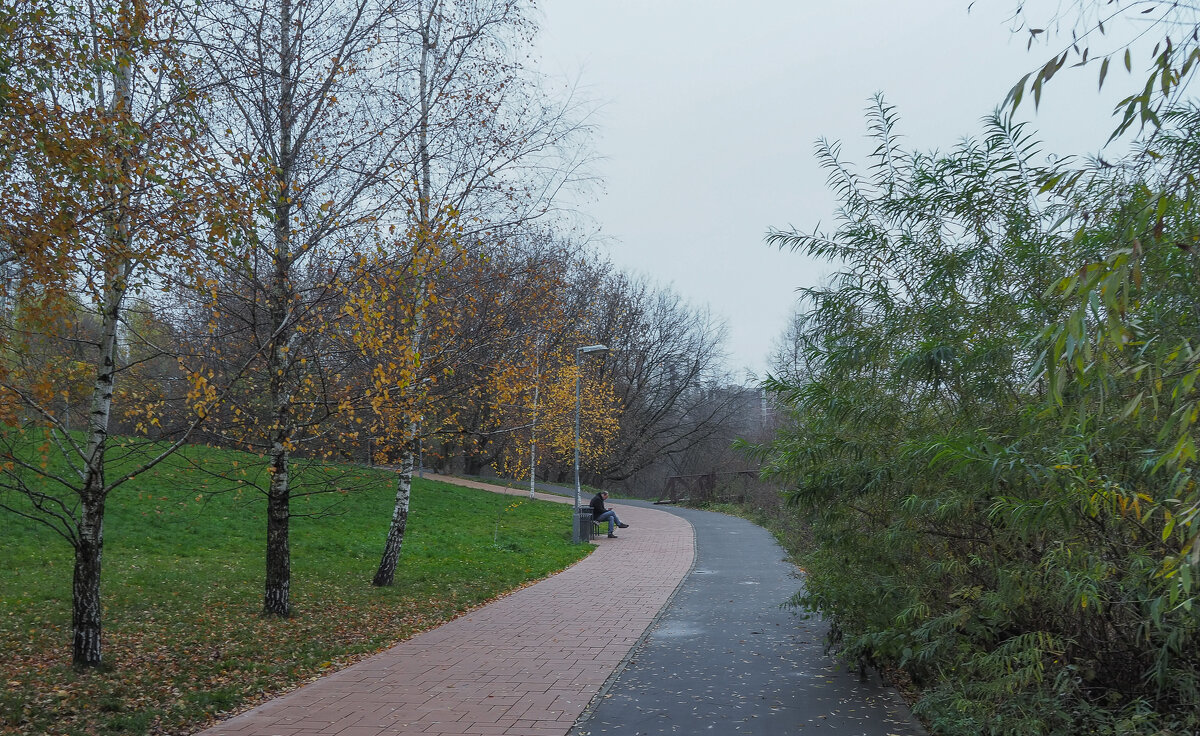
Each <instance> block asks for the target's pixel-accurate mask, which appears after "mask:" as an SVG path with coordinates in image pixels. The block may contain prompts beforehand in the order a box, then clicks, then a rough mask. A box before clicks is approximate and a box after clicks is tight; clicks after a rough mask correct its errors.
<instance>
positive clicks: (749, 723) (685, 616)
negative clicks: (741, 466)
mask: <svg viewBox="0 0 1200 736" xmlns="http://www.w3.org/2000/svg"><path fill="white" fill-rule="evenodd" d="M625 504H631V505H632V504H636V505H643V504H641V503H639V502H635V501H624V500H617V501H614V502H611V503H610V505H611V506H614V507H616V509H617V513H618V514H619V513H620V508H621V506H622V505H625ZM657 508H660V509H664V510H667V511H670V512H672V513H675V514H678V515H679V516H682V517H684V518H685V519H687V520H688V521H690V522H691V523H692V525H693V526H694V527H695V530H696V562H695V567H694V568H693V570H692V571H691V573H690V574H689V575H688V576H687V577H686V578H685V579H684V582H683V583H682V584H681V586H680V588H679V590H678V591H677V593H676V597H675V598H674V600H673V601H672V602H671V603H670V605H669V606H668V608H667V610H666V611H665V612H664V613H663V615H662V616H661V617H660V619H659V620H658V622H657V623H656V624H655V625H654V626H652V627H651V630H650V631H649V633H648V634H647V637H646V638H645V640H644V641H643V642H642V644H641V645H640V646H639V647H637V648H636V649H635V650H634V651H633V653H632V655H631V659H630V660H629V661H628V662H627V664H626V666H625V667H624V669H623V670H618V674H617V675H616V676H615V679H613V680H610V682H609V683H608V686H607V688H608V689H607V692H606V693H605V694H604V695H603V696H602V697H601V698H599V699H598V704H593V706H594V709H593V710H591V711H589V713H585V715H584V717H583V718H582V719H581V720H580V721H579V722H577V724H576V726H575V728H574V729H572V731H571V734H572V736H601V735H604V736H608V735H622V736H634V735H637V736H643V735H645V736H649V735H651V734H721V735H724V734H756V735H759V736H775V735H776V734H780V735H782V734H789V735H794V734H803V735H809V734H812V735H814V736H816V735H819V734H831V735H833V734H836V735H837V736H859V735H861V736H889V735H893V734H894V735H897V736H916V735H919V734H923V733H924V731H923V730H922V729H921V728H920V726H919V725H918V724H917V723H916V721H915V719H913V718H912V716H911V715H910V714H909V712H908V709H907V708H906V707H905V706H904V705H903V703H901V702H900V700H899V697H898V696H897V695H896V694H895V693H894V692H893V691H891V690H889V689H887V688H883V687H880V686H879V685H878V684H876V683H875V682H873V681H871V680H863V679H861V678H860V677H859V676H858V674H857V672H850V671H847V668H846V667H845V666H844V665H842V664H841V663H839V662H837V661H836V660H834V659H833V658H832V657H830V656H827V655H826V654H825V653H824V648H825V630H826V625H825V624H824V623H823V622H821V621H819V620H817V619H806V618H804V617H803V616H801V615H800V614H799V613H797V612H796V611H795V610H794V609H791V608H786V607H781V606H780V604H782V603H784V602H785V601H787V600H788V599H789V598H790V597H791V596H792V595H793V594H794V593H795V592H796V591H797V590H799V589H800V588H801V586H802V583H801V581H800V579H799V578H798V577H797V576H796V572H797V571H796V568H795V567H794V566H793V565H791V564H790V563H788V562H786V561H785V560H784V559H783V558H784V551H783V549H782V548H780V547H779V546H778V544H776V542H775V540H774V539H773V538H772V537H771V535H770V534H769V533H768V532H767V531H766V530H764V529H762V528H761V527H758V526H756V525H754V524H751V523H750V522H747V521H745V520H742V519H737V518H733V517H729V516H725V515H723V514H715V513H711V512H706V511H696V510H693V509H683V508H674V507H666V506H659V507H657ZM636 533H637V529H636V528H630V529H627V530H623V531H622V532H621V534H622V535H625V534H629V535H633V534H636ZM601 541H602V543H608V544H619V543H620V541H621V540H619V539H617V540H601ZM645 564H648V565H653V564H654V560H645ZM609 572H610V574H611V576H612V577H611V580H612V584H614V585H619V584H620V579H621V571H620V570H610V571H609ZM602 607H603V603H602V602H600V603H598V608H599V610H598V613H602V612H603V608H602Z"/></svg>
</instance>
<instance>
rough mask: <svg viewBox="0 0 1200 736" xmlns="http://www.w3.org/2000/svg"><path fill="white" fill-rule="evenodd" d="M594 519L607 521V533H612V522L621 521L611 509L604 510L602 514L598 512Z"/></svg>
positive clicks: (618, 522)
mask: <svg viewBox="0 0 1200 736" xmlns="http://www.w3.org/2000/svg"><path fill="white" fill-rule="evenodd" d="M596 521H607V522H608V533H609V534H612V533H613V525H614V524H620V523H621V520H620V519H618V518H617V512H616V511H613V510H612V509H609V510H608V511H605V512H604V513H603V514H600V515H599V516H597V517H596Z"/></svg>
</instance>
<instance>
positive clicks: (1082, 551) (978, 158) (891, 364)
mask: <svg viewBox="0 0 1200 736" xmlns="http://www.w3.org/2000/svg"><path fill="white" fill-rule="evenodd" d="M1173 120H1174V121H1175V122H1176V123H1177V125H1176V127H1175V128H1174V129H1173V132H1171V133H1169V134H1168V133H1164V134H1162V135H1161V136H1159V137H1158V138H1156V139H1155V140H1154V141H1152V142H1151V143H1152V145H1148V146H1147V147H1146V148H1145V149H1144V150H1142V151H1141V152H1139V153H1137V154H1134V155H1132V156H1131V157H1130V158H1129V160H1127V161H1123V162H1120V163H1119V164H1118V165H1113V164H1108V163H1102V162H1097V163H1096V164H1094V165H1091V166H1090V167H1089V168H1087V169H1083V170H1071V169H1070V168H1069V166H1070V165H1072V163H1073V162H1070V161H1067V162H1062V163H1061V164H1060V165H1058V166H1055V167H1051V166H1047V165H1044V164H1037V163H1035V161H1036V160H1037V159H1039V158H1040V152H1039V151H1038V148H1037V146H1036V144H1035V143H1034V142H1033V141H1032V140H1031V139H1030V138H1029V136H1027V135H1026V134H1025V132H1024V131H1023V130H1022V129H1021V126H1019V125H1013V124H1012V123H1011V122H1009V121H1008V120H1005V119H1000V118H993V119H991V120H989V121H987V123H986V131H985V134H984V135H983V136H982V137H981V138H980V139H978V140H969V141H965V142H963V143H961V144H960V145H959V146H957V147H956V148H954V149H953V150H951V151H948V152H946V153H942V154H922V153H914V152H911V151H906V150H904V149H903V148H902V147H901V146H900V145H899V143H898V141H897V136H896V134H895V127H896V116H895V113H894V111H893V110H892V108H890V107H888V106H887V105H886V104H884V103H883V101H882V100H877V101H876V105H875V107H874V109H873V110H872V111H871V113H870V118H869V123H870V127H871V130H872V133H873V135H874V136H875V139H876V140H877V141H878V147H877V148H876V149H875V151H874V154H873V155H872V156H871V159H870V165H869V167H867V168H866V170H865V173H863V174H860V173H857V172H856V171H855V170H854V169H853V168H852V167H850V166H849V165H847V164H845V163H844V162H843V161H841V160H840V158H839V155H838V149H837V147H836V146H835V145H830V144H827V143H824V142H823V143H822V144H820V146H819V156H820V159H821V161H822V163H823V165H824V166H825V167H826V168H827V169H828V170H829V172H830V185H831V187H832V188H833V189H834V190H835V192H836V193H837V194H838V196H839V198H840V199H841V202H842V208H841V210H840V219H839V225H838V227H837V229H836V231H834V232H833V233H830V234H823V233H813V234H803V233H798V232H776V233H773V234H772V235H771V238H770V239H771V241H772V242H774V243H775V244H777V245H779V246H781V247H789V248H793V249H796V250H801V251H804V252H806V253H808V254H810V255H818V256H826V257H829V258H831V259H835V260H837V261H838V262H840V263H841V264H843V267H842V268H841V270H840V271H839V272H838V273H837V274H836V275H835V276H834V277H833V278H832V279H831V280H830V281H829V283H828V284H827V285H825V286H823V287H819V288H814V289H809V290H807V291H806V292H805V297H806V300H807V307H808V309H807V311H806V312H805V314H804V316H803V318H802V320H801V322H800V325H799V329H797V330H796V331H795V335H794V338H795V340H796V345H795V348H796V351H797V354H798V355H800V356H801V359H800V361H799V364H801V365H803V366H805V368H804V373H803V374H802V375H789V376H787V377H786V378H776V379H768V381H767V382H766V385H767V387H768V388H769V389H770V390H772V391H773V392H774V393H775V394H776V396H777V398H778V399H779V401H780V403H781V404H783V405H784V406H786V407H787V408H788V410H789V412H790V421H789V422H788V424H787V425H786V426H785V427H784V429H782V430H781V431H780V432H779V433H778V435H777V436H776V437H775V438H774V439H773V441H771V442H770V443H768V444H765V445H763V446H760V447H758V448H755V449H754V451H755V452H756V454H757V455H758V456H759V457H760V459H762V460H763V461H764V464H765V467H766V468H767V472H768V474H770V475H772V476H773V477H775V478H776V479H779V480H783V481H785V482H787V483H788V484H789V487H790V488H791V491H790V494H789V495H790V500H791V501H792V502H793V503H794V508H795V509H796V510H797V512H798V513H800V514H803V515H804V516H805V517H806V519H807V520H808V521H809V522H810V523H811V524H812V526H813V530H814V536H815V542H816V544H815V546H814V549H813V551H812V552H811V553H809V554H808V556H807V559H806V560H805V564H806V568H807V570H808V578H807V583H806V589H805V591H804V592H803V593H802V594H801V595H799V596H798V597H797V600H796V601H795V602H796V603H797V604H798V605H803V606H806V607H811V608H814V609H818V610H821V611H822V612H824V613H825V614H827V615H829V616H831V617H832V619H833V620H834V622H835V624H836V627H837V631H838V633H839V635H840V636H841V644H842V647H843V649H844V652H845V654H846V655H848V656H851V657H860V658H866V659H868V660H872V661H875V662H877V663H881V664H887V665H889V666H893V667H900V668H903V669H904V670H906V671H907V672H908V673H909V674H910V675H911V677H912V678H913V680H914V682H915V683H916V684H917V685H918V686H920V687H921V688H922V693H923V695H922V698H921V700H920V701H919V702H918V703H917V706H916V710H917V712H918V713H919V714H920V715H922V716H923V717H924V718H925V719H926V721H927V722H928V723H929V724H930V726H931V727H932V728H933V730H934V731H935V732H937V733H950V734H977V733H992V734H1030V733H1056V734H1058V733H1061V734H1073V733H1083V732H1110V733H1148V734H1149V733H1160V732H1163V731H1166V732H1173V731H1185V732H1191V731H1194V730H1196V729H1200V683H1198V682H1197V676H1198V675H1200V647H1198V646H1197V644H1198V643H1200V642H1197V632H1198V628H1200V627H1198V624H1200V620H1198V609H1197V606H1195V605H1194V600H1195V589H1196V588H1197V587H1200V586H1197V572H1196V571H1197V569H1198V568H1200V565H1197V560H1196V556H1197V553H1198V549H1200V548H1198V547H1197V543H1196V531H1197V530H1198V529H1200V526H1197V525H1195V524H1194V517H1195V514H1196V511H1197V505H1196V499H1197V494H1196V490H1195V483H1194V480H1193V477H1192V474H1193V468H1194V465H1195V453H1194V451H1193V446H1192V445H1191V443H1192V436H1193V431H1194V425H1195V421H1196V416H1197V414H1198V413H1200V409H1198V408H1197V407H1200V403H1197V401H1196V397H1195V395H1194V388H1193V387H1194V383H1195V379H1196V377H1197V376H1200V355H1196V354H1195V353H1194V352H1193V347H1192V343H1193V342H1195V341H1196V340H1197V335H1200V263H1198V262H1197V253H1195V252H1194V249H1193V244H1194V243H1195V242H1196V238H1195V234H1196V233H1197V232H1200V218H1197V217H1196V213H1195V210H1194V207H1193V206H1192V204H1191V202H1192V187H1193V186H1194V180H1193V178H1192V172H1196V171H1200V167H1197V166H1195V165H1194V164H1195V163H1196V161H1197V159H1198V158H1200V154H1198V153H1197V152H1198V151H1200V145H1198V144H1197V139H1196V136H1197V135H1200V116H1198V115H1196V114H1180V115H1178V116H1176V117H1174V118H1173ZM1189 238H1190V240H1189ZM1196 248H1200V246H1196ZM1189 341H1190V342H1189Z"/></svg>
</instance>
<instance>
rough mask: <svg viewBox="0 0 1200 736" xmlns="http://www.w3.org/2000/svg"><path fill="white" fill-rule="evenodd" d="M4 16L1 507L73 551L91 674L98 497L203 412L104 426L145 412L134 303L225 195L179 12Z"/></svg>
mask: <svg viewBox="0 0 1200 736" xmlns="http://www.w3.org/2000/svg"><path fill="white" fill-rule="evenodd" d="M0 18H3V19H4V23H5V25H3V32H4V33H5V34H6V40H8V41H11V42H12V43H11V44H10V43H6V44H4V52H3V54H4V56H3V57H2V58H3V61H0V64H3V65H5V66H6V67H7V69H8V71H9V72H10V73H8V74H6V75H5V78H6V82H5V83H4V86H3V87H2V88H0V121H2V125H0V128H2V130H3V132H0V138H2V139H3V143H4V144H5V145H4V146H2V148H4V153H3V154H2V155H3V156H4V157H5V160H4V164H5V165H4V167H3V173H2V174H0V182H2V183H3V185H4V190H5V191H4V195H3V196H0V242H2V243H3V247H4V249H5V254H4V261H5V264H6V266H7V269H6V273H5V277H6V278H5V281H4V284H3V295H4V299H3V308H2V309H0V414H2V421H0V457H2V462H0V506H3V507H4V508H5V509H7V510H9V511H11V512H15V513H17V514H20V515H22V516H25V517H27V518H29V519H31V520H35V521H37V522H40V523H44V524H47V525H49V526H50V527H51V528H53V529H54V530H55V531H56V532H58V533H59V534H60V535H61V536H63V537H64V538H65V539H66V540H67V541H68V542H69V543H70V544H71V545H72V547H73V548H74V550H75V564H74V572H73V585H72V630H73V642H72V658H73V661H74V663H75V665H76V666H81V667H95V666H98V665H100V664H101V663H102V661H103V647H102V638H101V635H102V606H101V598H100V578H101V562H102V556H103V555H102V552H103V547H104V511H105V504H106V502H107V501H108V499H109V497H110V495H111V494H112V493H113V492H114V491H115V490H116V489H117V488H119V487H120V486H121V484H123V483H124V482H126V481H128V480H129V479H131V478H133V477H134V476H136V475H137V474H139V473H140V472H143V471H144V470H146V469H148V468H149V467H151V466H153V465H155V464H156V463H158V462H161V461H162V460H163V459H164V458H165V457H167V456H168V455H169V454H170V453H171V452H173V451H174V450H176V449H177V448H178V447H180V446H181V445H182V443H183V442H185V441H186V440H187V438H188V436H189V434H190V432H191V431H193V430H194V429H195V427H196V426H197V423H198V421H199V415H198V414H196V413H195V412H194V411H193V412H189V413H190V415H191V419H190V421H187V422H185V424H184V426H181V427H178V428H176V429H177V431H176V432H175V433H174V435H173V436H172V437H171V440H172V441H171V442H169V443H167V444H165V445H163V444H156V445H147V444H143V443H140V442H138V441H135V440H132V439H130V440H125V439H122V440H121V441H120V442H114V440H113V438H112V437H110V428H111V425H112V423H113V421H114V417H116V416H117V415H118V413H120V412H122V411H129V412H132V413H135V414H136V413H138V410H137V407H136V406H132V404H135V403H136V402H137V401H138V400H139V398H138V396H137V395H136V393H134V392H128V391H126V392H124V393H121V392H120V391H119V389H118V385H117V384H118V376H119V375H120V374H121V373H122V371H124V370H125V369H126V368H127V367H128V361H127V354H126V351H125V350H124V346H123V342H124V341H125V339H126V338H127V335H128V333H127V327H128V324H127V321H126V314H127V305H128V302H129V300H130V298H131V296H133V295H137V294H139V293H144V292H145V291H146V290H147V288H148V287H151V286H154V287H159V286H161V285H162V284H163V283H165V282H166V281H168V280H171V279H174V280H176V281H180V282H186V281H188V280H189V278H190V274H193V273H195V272H196V265H197V263H198V262H199V261H200V260H201V259H203V257H205V256H206V255H207V254H209V253H211V248H210V245H211V244H212V243H213V242H216V241H219V239H220V236H221V234H222V233H223V231H224V229H225V225H224V224H223V223H222V222H220V221H219V219H217V218H220V216H221V213H222V212H223V209H224V199H223V198H222V197H220V196H219V194H220V188H219V187H200V186H197V184H196V183H195V182H197V181H202V180H203V179H204V176H203V174H204V173H205V172H206V171H207V170H208V169H209V168H210V167H211V162H209V161H208V160H206V158H205V157H204V154H203V147H202V146H201V145H200V144H199V142H198V141H197V138H196V133H197V130H198V128H199V125H198V116H197V104H198V101H199V96H198V93H197V91H196V88H195V87H194V85H192V83H191V79H190V76H189V70H188V65H187V64H186V63H185V61H184V59H183V57H182V56H181V55H180V53H179V49H178V47H177V45H176V44H175V43H174V41H173V39H174V38H176V37H177V36H178V28H179V23H180V20H181V19H180V16H179V15H177V14H176V13H174V12H173V11H172V9H171V8H169V7H167V6H164V5H161V4H157V3H153V2H148V1H147V0H117V1H115V2H103V1H101V2H91V3H88V4H87V5H86V6H82V7H76V6H58V5H56V6H54V7H51V6H49V5H45V4H42V3H38V2H19V3H16V4H6V5H5V7H4V9H3V11H0ZM9 19H16V20H17V21H18V22H17V23H14V24H12V25H8V24H7V21H8V20H9ZM25 23H28V24H29V25H28V26H25V25H24V24H25ZM206 221H207V222H206ZM51 355H54V356H55V359H54V360H53V361H47V360H43V359H39V356H41V357H42V358H46V357H48V356H51ZM200 403H202V401H197V402H193V405H192V409H193V410H195V409H200V411H201V412H202V410H203V409H202V406H199V404H200ZM123 404H124V406H123Z"/></svg>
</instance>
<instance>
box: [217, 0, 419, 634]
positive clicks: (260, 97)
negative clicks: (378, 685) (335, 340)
mask: <svg viewBox="0 0 1200 736" xmlns="http://www.w3.org/2000/svg"><path fill="white" fill-rule="evenodd" d="M410 5H411V4H410V3H408V2H407V1H406V0H384V1H383V2H380V1H378V0H314V1H312V2H296V1H294V0H260V1H259V2H256V3H251V4H246V3H242V2H214V3H207V4H204V5H203V6H201V10H200V13H201V18H200V19H199V20H198V21H197V22H196V24H195V26H194V31H195V41H196V49H197V53H198V54H200V55H201V56H202V58H203V60H204V62H205V63H206V65H207V66H208V67H209V68H211V69H212V73H213V75H214V77H215V84H214V87H213V89H212V91H211V94H212V96H213V100H214V104H213V109H212V110H211V113H210V121H211V125H210V132H211V133H212V136H213V139H214V142H215V145H216V146H217V147H218V149H219V150H220V151H221V152H222V154H223V155H224V156H225V158H226V160H227V162H228V164H227V175H228V176H231V177H234V178H236V180H237V181H238V183H239V184H240V186H241V187H242V188H243V191H245V192H246V196H247V197H248V199H249V200H250V201H251V202H252V203H253V208H252V210H253V213H254V215H253V217H252V218H250V219H249V221H247V222H246V223H245V224H244V226H243V229H242V232H240V233H239V235H240V240H239V241H238V246H239V247H238V248H237V249H236V251H235V252H233V253H231V254H230V258H229V259H228V260H227V261H226V262H225V263H224V268H223V269H222V270H221V272H220V273H219V274H216V275H214V278H215V280H216V283H215V284H214V291H218V292H223V293H222V299H223V300H224V301H225V302H226V303H228V302H230V301H234V302H236V301H241V302H242V303H243V304H244V306H243V307H241V308H240V309H239V310H237V311H238V313H239V314H240V315H241V318H242V319H243V320H245V321H246V327H247V329H246V332H245V334H246V336H247V338H248V339H250V340H252V341H253V344H254V349H255V350H260V351H262V353H263V355H264V356H265V358H264V361H263V363H262V365H261V370H259V371H258V372H257V376H258V379H259V382H258V384H257V385H256V390H257V391H259V392H261V396H262V397H264V399H265V401H262V402H258V404H257V405H256V407H255V408H256V411H255V413H254V414H253V416H254V419H255V421H254V426H255V431H254V432H253V433H248V434H246V435H245V437H244V439H245V440H246V441H247V442H249V443H261V447H262V450H263V451H264V452H265V454H266V456H267V463H268V471H269V474H270V486H269V488H268V489H267V553H266V581H265V591H264V601H263V610H264V612H265V613H267V614H268V615H278V616H286V615H288V614H289V612H290V600H289V585H290V576H291V573H290V567H291V565H290V551H289V520H290V515H291V512H290V498H291V493H292V488H291V485H290V483H291V480H292V476H291V470H292V468H291V460H292V457H293V453H294V452H295V451H296V450H297V448H299V447H300V446H301V445H303V444H304V443H305V442H306V441H310V440H313V439H314V438H315V437H317V436H319V432H318V430H319V428H320V426H321V422H322V421H323V420H324V419H325V418H326V417H327V416H328V414H329V412H330V411H331V408H330V407H331V405H330V402H329V400H328V395H327V394H325V393H324V392H326V391H327V390H331V389H332V388H333V385H332V377H333V376H335V375H336V373H334V372H331V371H330V370H329V367H328V365H327V361H326V362H323V361H322V360H321V359H319V358H320V356H321V355H322V354H323V349H324V348H325V347H326V345H327V340H326V339H325V337H324V335H325V334H326V328H327V327H329V326H330V323H331V322H330V317H331V315H333V314H335V312H332V311H330V308H331V306H332V305H333V304H335V303H336V301H337V299H338V298H339V294H340V293H341V286H340V282H341V281H342V280H343V279H344V278H345V277H346V274H347V273H349V272H350V269H351V266H353V265H354V264H355V263H356V262H357V259H356V257H355V254H356V253H357V252H359V251H361V250H363V249H366V248H373V247H377V246H378V244H379V243H380V242H381V241H380V240H379V239H381V238H382V237H384V236H383V234H382V232H381V231H382V229H383V228H384V226H385V225H386V223H383V222H381V214H386V213H388V212H390V211H391V208H392V207H393V205H394V204H395V203H396V202H397V201H398V191H397V187H396V186H395V183H394V182H395V180H396V178H397V177H403V176H404V170H405V169H404V167H405V166H406V165H407V164H408V163H409V161H408V160H407V159H406V158H405V150H404V145H405V143H406V142H407V141H408V138H409V136H410V135H411V134H412V133H413V124H412V115H411V113H412V109H413V108H412V101H410V100H408V99H407V98H406V97H405V96H404V94H403V91H402V90H399V89H397V87H396V85H395V84H394V82H393V78H394V77H395V76H396V75H397V74H402V73H404V72H405V71H406V70H407V69H408V68H409V67H410V66H411V59H410V58H409V57H408V56H407V48H406V47H405V46H404V45H403V44H401V43H399V42H398V40H397V35H398V33H399V28H398V26H397V23H398V21H399V19H400V18H401V17H402V15H403V14H404V13H406V12H408V11H409V9H410ZM393 224H394V223H393ZM334 321H336V320H334Z"/></svg>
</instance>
